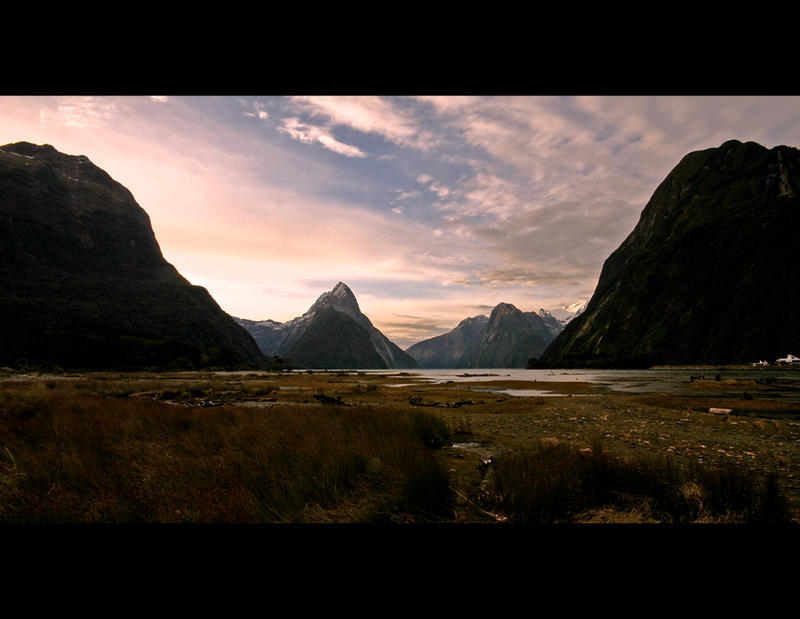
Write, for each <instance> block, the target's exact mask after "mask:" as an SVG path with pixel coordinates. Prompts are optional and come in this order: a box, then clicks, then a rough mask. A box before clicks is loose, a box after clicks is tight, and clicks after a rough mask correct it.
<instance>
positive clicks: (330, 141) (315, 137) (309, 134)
mask: <svg viewBox="0 0 800 619" xmlns="http://www.w3.org/2000/svg"><path fill="white" fill-rule="evenodd" d="M279 130H280V131H282V132H284V133H286V134H288V135H289V136H291V137H293V138H294V139H295V140H299V141H301V142H305V143H307V144H312V143H314V142H317V143H319V144H322V146H324V147H325V148H327V149H329V150H332V151H333V152H335V153H339V154H340V155H344V156H345V157H366V156H367V155H366V153H364V152H363V151H361V150H360V149H359V148H358V147H356V146H353V145H352V144H345V143H343V142H340V141H339V140H337V139H336V138H334V137H333V136H332V135H331V134H330V133H329V132H328V131H326V130H325V129H322V128H320V127H316V126H312V125H309V124H306V123H303V122H300V120H299V119H297V118H286V119H284V121H283V125H282V126H281V127H280V128H279Z"/></svg>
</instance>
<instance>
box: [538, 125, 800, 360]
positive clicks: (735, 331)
mask: <svg viewBox="0 0 800 619" xmlns="http://www.w3.org/2000/svg"><path fill="white" fill-rule="evenodd" d="M799 235H800V151H798V149H796V148H790V147H787V146H778V147H775V148H773V149H769V150H768V149H766V148H764V147H763V146H761V145H759V144H756V143H753V142H747V143H742V142H738V141H735V140H732V141H729V142H725V143H724V144H722V145H721V146H720V147H718V148H711V149H707V150H703V151H697V152H693V153H690V154H688V155H686V156H685V157H684V158H683V159H682V160H681V161H680V163H679V164H678V165H677V166H676V167H675V168H674V169H673V170H672V172H670V173H669V175H668V176H667V177H666V178H665V179H664V181H663V182H662V183H661V184H660V185H659V186H658V188H657V189H656V191H655V192H654V194H653V196H652V198H651V199H650V201H649V202H648V203H647V205H646V206H645V208H644V210H643V211H642V214H641V218H640V220H639V223H638V224H637V225H636V227H635V228H634V230H633V231H632V232H631V234H630V235H629V236H628V238H627V239H626V240H625V241H624V242H623V243H622V244H621V245H620V247H619V248H618V249H617V250H616V251H614V252H613V253H612V254H611V255H610V256H609V258H608V259H607V260H606V262H605V264H604V265H603V269H602V272H601V275H600V279H599V281H598V285H597V289H596V290H595V292H594V295H593V296H592V298H591V300H590V301H589V303H588V305H587V307H586V309H585V311H584V312H583V313H582V314H581V315H580V316H578V317H577V318H575V319H574V320H572V321H571V322H570V323H569V324H568V325H567V326H566V328H565V329H564V330H563V331H562V333H561V334H560V335H559V336H558V337H557V338H556V339H555V341H553V343H552V344H551V345H550V346H549V347H548V349H547V350H546V351H545V353H544V354H543V356H542V357H541V358H540V359H539V361H538V362H537V363H536V366H537V367H648V366H651V365H655V364H687V363H716V364H721V363H747V362H751V361H754V360H758V359H770V360H772V359H775V358H776V357H777V356H778V355H785V354H786V353H787V352H790V351H791V350H795V349H796V348H797V347H798V346H800V321H798V319H797V311H796V308H797V306H798V304H800V261H798V260H797V255H796V247H797V244H798V238H799Z"/></svg>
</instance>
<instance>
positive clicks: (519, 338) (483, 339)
mask: <svg viewBox="0 0 800 619" xmlns="http://www.w3.org/2000/svg"><path fill="white" fill-rule="evenodd" d="M572 309H573V311H575V310H577V311H578V312H579V311H580V309H581V308H580V306H579V305H576V306H575V307H573V308H572ZM564 315H565V318H564V319H562V320H558V319H556V318H555V317H554V316H553V315H552V314H551V313H550V312H547V311H545V310H544V309H541V310H539V311H538V312H522V311H520V310H519V309H517V308H516V307H514V306H513V305H511V304H509V303H500V304H498V305H497V306H496V307H495V308H494V309H493V310H492V312H491V315H490V316H489V317H487V316H484V315H480V316H474V317H472V318H465V319H464V320H462V321H461V322H460V323H459V324H458V326H457V327H456V328H455V329H453V330H452V331H450V332H448V333H445V334H443V335H439V336H436V337H433V338H430V339H427V340H424V341H422V342H418V343H417V344H414V345H413V346H411V347H409V348H408V349H406V352H407V353H408V354H409V355H411V356H412V357H413V358H414V359H415V360H416V361H417V363H418V364H419V366H420V367H421V368H523V367H525V366H526V365H527V363H528V361H529V360H530V358H531V357H538V356H539V355H541V354H542V352H544V350H545V348H546V347H547V345H548V344H550V342H552V341H553V339H554V338H555V337H556V335H558V334H559V333H560V332H561V330H562V329H563V328H564V325H565V324H566V323H567V322H569V320H570V319H571V317H572V316H574V315H576V314H575V313H570V312H565V313H564Z"/></svg>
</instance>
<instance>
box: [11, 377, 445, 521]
mask: <svg viewBox="0 0 800 619" xmlns="http://www.w3.org/2000/svg"><path fill="white" fill-rule="evenodd" d="M111 391H116V389H115V388H112V389H111V390H110V391H109V390H105V392H106V393H110V392H111ZM444 432H445V430H444V428H443V426H440V425H439V423H438V421H437V420H436V419H426V418H424V417H421V416H419V415H418V414H414V415H412V414H409V413H407V412H405V411H402V410H394V409H391V408H388V407H376V408H370V407H313V406H307V407H304V406H291V407H270V408H251V407H234V406H220V407H212V408H189V407H182V406H175V405H170V404H166V403H163V402H160V401H156V400H151V399H143V398H127V397H122V398H120V397H118V396H114V397H104V396H102V395H97V394H96V393H91V392H90V390H87V389H86V388H79V387H77V386H76V385H73V384H70V383H68V382H66V381H65V382H63V383H59V384H57V385H55V386H50V387H48V386H46V385H44V384H42V383H31V384H15V385H13V386H9V385H3V386H0V522H203V523H239V522H242V523H250V522H254V523H257V522H320V521H347V522H375V521H388V522H419V521H428V520H435V519H440V518H442V517H446V515H447V514H448V513H449V512H448V507H451V506H452V497H451V495H450V490H449V484H448V482H447V475H446V472H445V471H444V469H442V468H441V465H440V464H439V463H438V459H436V458H433V457H431V455H432V447H431V446H432V445H434V444H436V443H437V442H440V441H441V440H443V437H444Z"/></svg>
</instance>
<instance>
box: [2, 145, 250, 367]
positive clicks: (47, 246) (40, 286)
mask: <svg viewBox="0 0 800 619" xmlns="http://www.w3.org/2000/svg"><path fill="white" fill-rule="evenodd" d="M263 364H264V357H263V355H262V354H261V352H260V351H259V350H258V347H257V346H256V344H255V342H254V341H253V339H252V338H251V337H250V335H249V334H248V333H247V331H246V330H244V329H243V328H242V327H240V326H239V325H237V324H236V322H235V321H234V320H233V319H232V318H231V317H230V316H229V315H228V314H226V313H225V312H224V311H222V310H221V309H220V307H219V306H218V305H217V304H216V302H215V301H214V299H212V298H211V296H210V295H209V294H208V291H206V290H205V288H201V287H199V286H192V285H191V284H190V283H189V282H188V281H186V280H185V279H184V278H183V277H182V276H181V275H180V274H179V273H178V272H177V271H176V270H175V268H174V267H173V266H172V265H171V264H169V263H168V262H166V261H165V260H164V257H163V256H162V254H161V250H160V248H159V246H158V243H157V242H156V239H155V236H154V234H153V230H152V227H151V225H150V219H149V217H148V216H147V213H145V211H144V210H143V209H142V208H141V207H140V206H139V205H138V204H137V203H136V201H135V200H134V198H133V196H132V195H131V193H130V192H129V191H128V190H127V189H126V188H125V187H123V186H122V185H120V184H119V183H117V182H116V181H114V180H113V179H112V178H111V177H110V176H109V175H108V174H107V173H106V172H105V171H103V170H101V169H100V168H98V167H97V166H95V165H94V164H93V163H92V162H91V161H89V159H87V158H86V157H84V156H72V155H66V154H63V153H60V152H58V151H57V150H56V149H55V148H53V147H52V146H50V145H43V146H37V145H34V144H31V143H28V142H19V143H16V144H7V145H5V146H2V147H0V365H3V366H12V367H31V366H32V367H62V368H65V369H67V368H76V369H112V368H113V369H147V368H154V369H165V368H201V367H213V366H215V367H263Z"/></svg>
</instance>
